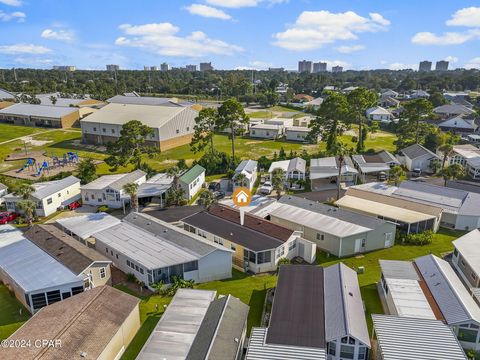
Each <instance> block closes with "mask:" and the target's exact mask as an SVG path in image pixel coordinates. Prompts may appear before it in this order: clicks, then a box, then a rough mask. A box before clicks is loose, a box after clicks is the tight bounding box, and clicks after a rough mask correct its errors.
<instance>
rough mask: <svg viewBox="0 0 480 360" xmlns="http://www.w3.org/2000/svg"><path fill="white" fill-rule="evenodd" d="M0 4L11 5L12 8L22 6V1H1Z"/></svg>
mask: <svg viewBox="0 0 480 360" xmlns="http://www.w3.org/2000/svg"><path fill="white" fill-rule="evenodd" d="M0 4H5V5H10V6H21V5H22V1H21V0H0Z"/></svg>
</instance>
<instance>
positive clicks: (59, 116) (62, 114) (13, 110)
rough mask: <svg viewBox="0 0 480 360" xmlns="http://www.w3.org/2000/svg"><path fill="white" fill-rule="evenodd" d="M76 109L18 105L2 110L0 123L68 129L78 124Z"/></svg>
mask: <svg viewBox="0 0 480 360" xmlns="http://www.w3.org/2000/svg"><path fill="white" fill-rule="evenodd" d="M79 118H80V113H79V112H78V108H76V107H67V106H52V105H37V104H25V103H18V104H14V105H11V106H8V107H6V108H5V109H2V110H0V121H1V122H6V123H12V124H15V125H23V126H40V127H53V128H67V127H71V126H72V125H74V124H75V123H76V122H78V120H79Z"/></svg>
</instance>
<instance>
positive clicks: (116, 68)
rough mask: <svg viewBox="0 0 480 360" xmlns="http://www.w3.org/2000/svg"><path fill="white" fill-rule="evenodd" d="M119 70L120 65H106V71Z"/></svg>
mask: <svg viewBox="0 0 480 360" xmlns="http://www.w3.org/2000/svg"><path fill="white" fill-rule="evenodd" d="M118 70H120V66H119V65H113V64H111V65H107V71H118Z"/></svg>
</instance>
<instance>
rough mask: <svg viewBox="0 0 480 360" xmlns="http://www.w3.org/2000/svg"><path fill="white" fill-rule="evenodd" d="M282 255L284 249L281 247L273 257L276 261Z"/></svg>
mask: <svg viewBox="0 0 480 360" xmlns="http://www.w3.org/2000/svg"><path fill="white" fill-rule="evenodd" d="M283 254H285V247H284V246H283V245H282V246H280V247H279V248H278V249H277V250H276V252H275V256H276V258H277V259H278V258H279V257H282V256H283Z"/></svg>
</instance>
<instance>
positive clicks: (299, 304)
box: [266, 265, 330, 349]
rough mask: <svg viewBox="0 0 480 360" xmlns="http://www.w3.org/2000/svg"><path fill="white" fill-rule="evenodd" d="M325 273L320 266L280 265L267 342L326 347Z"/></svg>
mask: <svg viewBox="0 0 480 360" xmlns="http://www.w3.org/2000/svg"><path fill="white" fill-rule="evenodd" d="M323 273H324V269H323V268H322V267H320V266H310V265H282V266H280V270H279V273H278V282H277V287H276V290H275V296H274V298H273V304H272V311H271V315H270V323H269V327H268V333H267V337H266V343H268V344H276V345H289V346H305V347H311V348H320V349H325V347H326V345H327V344H326V340H325V307H324V306H325V304H324V278H323ZM329 290H330V289H329Z"/></svg>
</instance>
